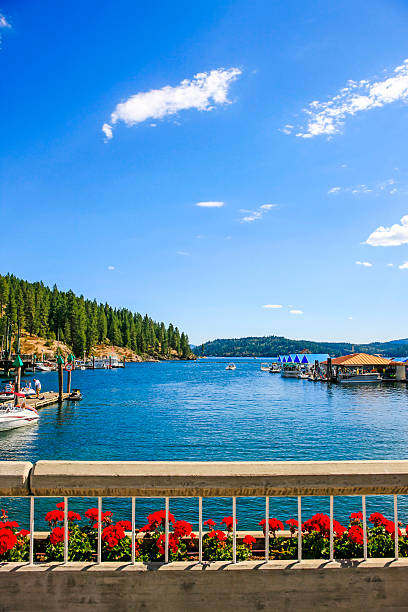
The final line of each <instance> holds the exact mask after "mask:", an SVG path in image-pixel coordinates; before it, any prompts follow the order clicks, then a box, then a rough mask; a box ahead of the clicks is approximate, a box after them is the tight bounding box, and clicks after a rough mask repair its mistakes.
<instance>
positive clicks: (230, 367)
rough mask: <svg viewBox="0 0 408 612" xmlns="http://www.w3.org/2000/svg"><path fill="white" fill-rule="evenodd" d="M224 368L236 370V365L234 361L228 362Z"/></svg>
mask: <svg viewBox="0 0 408 612" xmlns="http://www.w3.org/2000/svg"><path fill="white" fill-rule="evenodd" d="M225 369H226V370H236V369H237V366H236V365H235V363H229V364H228V365H227V367H226V368H225Z"/></svg>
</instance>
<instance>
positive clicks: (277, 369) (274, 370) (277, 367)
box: [269, 363, 282, 374]
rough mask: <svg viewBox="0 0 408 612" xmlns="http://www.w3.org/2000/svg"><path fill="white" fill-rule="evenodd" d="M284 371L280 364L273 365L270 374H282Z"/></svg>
mask: <svg viewBox="0 0 408 612" xmlns="http://www.w3.org/2000/svg"><path fill="white" fill-rule="evenodd" d="M281 370H282V366H281V364H280V363H272V364H271V367H270V368H269V372H270V373H271V374H280V372H281Z"/></svg>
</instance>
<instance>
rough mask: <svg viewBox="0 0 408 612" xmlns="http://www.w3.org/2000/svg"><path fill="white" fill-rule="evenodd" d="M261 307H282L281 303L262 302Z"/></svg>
mask: <svg viewBox="0 0 408 612" xmlns="http://www.w3.org/2000/svg"><path fill="white" fill-rule="evenodd" d="M262 308H282V304H264V305H263V306H262Z"/></svg>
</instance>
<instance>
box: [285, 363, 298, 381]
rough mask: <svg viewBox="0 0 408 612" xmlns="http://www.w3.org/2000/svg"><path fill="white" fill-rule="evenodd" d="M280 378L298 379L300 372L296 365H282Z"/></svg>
mask: <svg viewBox="0 0 408 612" xmlns="http://www.w3.org/2000/svg"><path fill="white" fill-rule="evenodd" d="M281 376H282V377H283V378H299V377H300V370H299V368H298V366H297V364H296V363H284V364H283V365H282V370H281Z"/></svg>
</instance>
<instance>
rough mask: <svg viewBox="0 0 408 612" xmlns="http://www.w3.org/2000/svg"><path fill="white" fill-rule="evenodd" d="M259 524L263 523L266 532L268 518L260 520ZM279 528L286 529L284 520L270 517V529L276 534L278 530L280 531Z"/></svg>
mask: <svg viewBox="0 0 408 612" xmlns="http://www.w3.org/2000/svg"><path fill="white" fill-rule="evenodd" d="M258 525H262V529H263V532H264V533H265V525H266V520H265V519H262V521H260V522H259V523H258ZM279 529H281V530H283V529H284V525H283V523H282V521H279V520H278V519H276V518H270V519H269V531H272V532H273V534H274V536H275V533H276V531H278V530H279Z"/></svg>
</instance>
